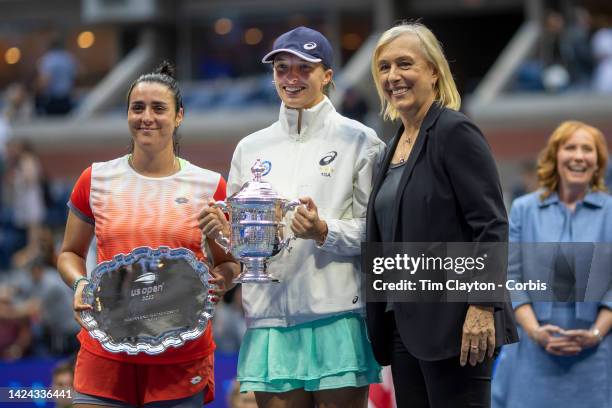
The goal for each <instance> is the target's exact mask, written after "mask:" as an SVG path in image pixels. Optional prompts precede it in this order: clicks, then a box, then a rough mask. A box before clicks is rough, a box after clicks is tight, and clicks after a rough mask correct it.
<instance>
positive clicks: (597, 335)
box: [591, 328, 603, 343]
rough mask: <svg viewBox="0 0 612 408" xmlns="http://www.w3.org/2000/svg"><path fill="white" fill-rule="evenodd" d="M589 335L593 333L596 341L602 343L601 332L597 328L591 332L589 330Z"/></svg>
mask: <svg viewBox="0 0 612 408" xmlns="http://www.w3.org/2000/svg"><path fill="white" fill-rule="evenodd" d="M591 333H593V336H595V337H597V340H598V341H599V342H600V343H601V342H602V341H603V336H602V335H601V332H600V331H599V329H598V328H594V329H593V330H591Z"/></svg>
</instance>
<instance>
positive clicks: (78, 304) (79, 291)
mask: <svg viewBox="0 0 612 408" xmlns="http://www.w3.org/2000/svg"><path fill="white" fill-rule="evenodd" d="M88 283H89V282H88V281H86V280H84V279H83V280H81V281H80V282H79V284H78V285H77V287H76V290H75V291H74V299H73V301H72V308H73V309H74V320H76V321H77V323H78V324H80V325H81V327H82V328H84V329H87V327H85V325H84V324H83V321H82V320H81V314H80V312H82V311H84V310H93V306H92V305H88V304H87V303H83V289H85V286H87V284H88Z"/></svg>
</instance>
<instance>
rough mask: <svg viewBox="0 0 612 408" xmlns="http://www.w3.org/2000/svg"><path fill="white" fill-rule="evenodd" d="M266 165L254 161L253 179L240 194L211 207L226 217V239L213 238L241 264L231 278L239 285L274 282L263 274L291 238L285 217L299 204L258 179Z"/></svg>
mask: <svg viewBox="0 0 612 408" xmlns="http://www.w3.org/2000/svg"><path fill="white" fill-rule="evenodd" d="M265 171H266V166H264V164H263V163H262V162H261V160H259V159H258V160H257V161H256V162H255V164H254V165H253V167H251V173H252V174H253V180H252V181H249V182H247V183H245V184H244V185H243V186H242V188H241V189H240V191H238V192H237V193H235V194H233V195H232V196H231V197H229V198H228V199H227V200H226V201H218V202H217V203H215V206H216V207H218V208H221V210H222V211H223V212H225V213H227V214H229V222H230V228H231V229H230V236H229V237H225V236H223V235H220V236H219V238H217V239H216V241H217V243H218V244H219V245H221V247H223V248H224V249H225V250H226V251H227V252H231V253H232V255H233V256H234V258H236V259H237V260H239V261H240V262H241V263H242V265H243V271H242V273H241V274H240V276H238V278H236V279H235V282H239V283H267V282H274V281H276V282H278V280H277V279H275V278H274V277H272V276H270V274H269V273H268V272H267V265H268V263H269V261H270V258H272V257H273V256H275V255H277V254H278V253H280V252H281V251H282V250H283V249H284V248H287V247H288V246H289V243H290V241H291V239H292V237H290V236H288V234H286V232H285V227H286V223H285V222H284V218H285V215H286V214H287V212H288V211H290V210H293V209H295V208H296V207H297V206H299V205H301V204H300V201H299V200H297V199H296V200H291V201H289V200H287V199H285V198H283V197H281V196H279V195H278V193H276V192H275V191H274V189H273V188H272V186H271V185H270V183H268V182H266V181H263V180H262V175H263V174H264V172H265Z"/></svg>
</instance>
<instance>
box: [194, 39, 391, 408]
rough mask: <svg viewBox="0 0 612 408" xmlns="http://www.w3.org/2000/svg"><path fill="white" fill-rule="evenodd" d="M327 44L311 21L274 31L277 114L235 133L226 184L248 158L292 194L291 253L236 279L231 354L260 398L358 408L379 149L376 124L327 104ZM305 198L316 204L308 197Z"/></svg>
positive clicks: (376, 375) (371, 369)
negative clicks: (362, 260) (365, 273)
mask: <svg viewBox="0 0 612 408" xmlns="http://www.w3.org/2000/svg"><path fill="white" fill-rule="evenodd" d="M332 57H333V51H332V47H331V44H330V43H329V41H328V40H327V39H326V38H325V37H324V36H323V35H322V34H321V33H319V32H318V31H315V30H312V29H310V28H306V27H298V28H296V29H294V30H291V31H289V32H287V33H284V34H283V35H281V36H280V37H278V38H277V39H276V41H275V42H274V45H273V49H272V51H271V52H269V53H268V54H267V55H266V56H264V58H263V62H264V63H271V64H272V69H273V77H274V84H275V87H276V91H277V93H278V95H279V97H280V98H281V100H282V105H281V108H280V116H279V120H278V121H277V122H275V123H273V124H272V125H271V126H270V127H267V128H265V129H263V130H260V131H258V132H256V133H253V134H251V135H249V136H247V137H246V138H244V139H242V140H241V141H240V142H239V144H238V146H237V147H236V150H235V152H234V156H233V159H232V165H231V169H230V173H229V178H228V194H233V193H235V192H236V191H238V190H239V189H240V188H241V187H242V185H243V184H244V183H245V182H247V181H250V180H252V174H251V172H250V168H251V167H252V166H253V163H255V161H256V159H259V158H261V159H262V160H265V161H268V162H269V163H270V171H269V172H268V174H266V180H268V181H269V182H270V183H271V184H272V185H273V186H274V188H276V189H277V191H278V193H279V194H281V195H282V196H285V197H290V196H295V195H301V196H302V197H301V198H300V201H301V202H302V203H303V204H304V206H303V207H300V208H298V209H297V210H296V212H295V216H294V218H293V220H292V222H291V229H292V231H293V232H294V233H295V235H296V236H297V237H298V238H301V239H298V240H297V241H295V242H294V243H293V250H292V251H291V253H290V254H283V255H281V257H282V258H281V259H279V260H278V261H277V262H271V263H270V265H269V267H268V271H269V272H270V274H272V275H273V276H274V277H276V278H277V279H279V280H280V282H279V283H273V284H269V285H255V284H248V285H243V288H242V296H243V304H244V308H245V314H246V320H247V332H246V334H245V337H244V340H243V342H242V346H241V348H240V354H239V358H238V375H237V379H238V381H240V385H241V390H242V391H254V392H255V395H256V399H257V404H258V406H259V407H262V408H264V407H268V408H277V407H279V408H280V407H293V406H303V407H312V406H317V405H324V406H328V407H363V406H364V405H365V404H366V400H367V393H368V384H370V383H376V382H380V367H379V366H378V364H377V363H376V362H375V360H374V356H373V355H372V350H371V345H370V342H369V341H368V339H367V336H366V331H365V324H364V322H363V318H362V317H361V315H360V313H362V312H363V305H364V303H363V302H364V299H362V298H361V291H360V287H361V284H360V280H361V278H360V276H359V271H358V269H357V267H356V265H357V264H358V263H359V255H360V252H361V241H362V240H363V233H364V227H365V209H366V204H367V198H368V195H369V193H370V187H371V182H372V180H371V179H372V170H373V167H374V163H375V162H376V160H377V158H378V157H379V156H380V154H381V153H382V150H383V146H384V145H383V143H382V141H380V139H378V137H377V136H376V134H375V132H374V131H373V130H372V129H369V128H367V127H365V126H364V125H362V124H361V123H359V122H357V121H354V120H350V119H347V118H345V117H343V116H341V115H340V114H338V113H337V112H336V110H335V109H334V107H333V105H332V104H331V102H330V101H329V99H328V98H327V96H326V94H327V92H328V91H329V88H331V87H332V86H333V83H332V78H333V71H332ZM315 203H316V204H315ZM201 223H202V226H203V232H204V233H205V234H207V235H209V236H211V237H213V236H215V234H216V233H217V231H218V230H220V229H223V230H227V229H228V227H227V221H226V220H225V218H224V217H223V215H222V214H221V213H220V211H214V210H212V209H207V210H205V211H204V212H203V214H202V219H201Z"/></svg>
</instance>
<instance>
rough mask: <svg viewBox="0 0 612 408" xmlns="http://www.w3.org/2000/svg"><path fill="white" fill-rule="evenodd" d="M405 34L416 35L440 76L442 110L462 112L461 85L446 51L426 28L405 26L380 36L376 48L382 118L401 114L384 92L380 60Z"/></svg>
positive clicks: (438, 90) (374, 59)
mask: <svg viewBox="0 0 612 408" xmlns="http://www.w3.org/2000/svg"><path fill="white" fill-rule="evenodd" d="M405 34H414V35H416V36H417V38H418V39H419V42H420V43H421V51H422V53H423V56H424V57H425V59H426V60H427V61H428V62H429V63H430V64H431V66H432V68H433V69H434V71H435V73H436V75H437V76H438V80H437V81H436V84H435V85H434V91H435V100H436V101H438V102H440V104H441V105H442V106H445V107H447V108H450V109H453V110H459V108H460V107H461V96H459V91H457V85H456V84H455V80H454V79H453V75H452V74H451V71H450V68H449V66H448V61H447V60H446V57H445V56H444V51H443V50H442V46H441V45H440V42H439V41H438V39H437V38H436V36H435V35H434V34H433V33H432V32H431V30H430V29H429V28H427V27H426V26H425V25H423V24H421V23H417V22H404V23H401V24H400V25H397V26H395V27H393V28H390V29H388V30H387V31H385V32H384V33H383V34H382V35H381V36H380V38H379V39H378V43H377V44H376V48H375V49H374V55H373V56H372V66H371V69H372V78H374V84H375V85H376V90H377V91H378V97H379V98H380V104H381V110H380V113H381V115H383V116H384V118H385V120H395V119H397V118H398V117H399V112H398V111H397V109H395V108H394V107H393V106H391V104H389V102H387V100H386V98H385V92H384V89H382V87H381V85H380V83H379V82H378V64H377V60H378V57H379V56H380V53H381V51H382V49H383V48H384V47H386V46H387V45H388V44H389V43H390V42H391V41H393V40H395V39H396V38H398V37H400V36H402V35H405Z"/></svg>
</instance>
